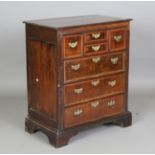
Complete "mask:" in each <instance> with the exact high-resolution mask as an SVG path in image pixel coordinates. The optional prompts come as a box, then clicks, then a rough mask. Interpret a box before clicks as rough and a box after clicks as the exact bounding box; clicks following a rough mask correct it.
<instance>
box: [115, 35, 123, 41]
mask: <svg viewBox="0 0 155 155" xmlns="http://www.w3.org/2000/svg"><path fill="white" fill-rule="evenodd" d="M114 40H115V42H117V43H119V42H121V40H122V35H116V36H114Z"/></svg>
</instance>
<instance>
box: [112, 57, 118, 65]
mask: <svg viewBox="0 0 155 155" xmlns="http://www.w3.org/2000/svg"><path fill="white" fill-rule="evenodd" d="M110 61H111V63H112V64H113V65H116V64H117V63H118V57H114V58H111V59H110Z"/></svg>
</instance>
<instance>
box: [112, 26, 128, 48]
mask: <svg viewBox="0 0 155 155" xmlns="http://www.w3.org/2000/svg"><path fill="white" fill-rule="evenodd" d="M126 45H127V30H126V29H115V30H111V31H110V43H109V48H110V51H118V50H123V49H125V48H126Z"/></svg>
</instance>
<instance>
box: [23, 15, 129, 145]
mask: <svg viewBox="0 0 155 155" xmlns="http://www.w3.org/2000/svg"><path fill="white" fill-rule="evenodd" d="M130 20H131V19H121V18H114V17H105V16H99V15H92V16H81V17H65V18H55V19H45V20H34V21H26V22H24V23H25V24H26V50H27V80H28V82H27V83H28V84H27V86H28V116H27V118H26V121H25V126H26V131H28V132H29V133H34V132H36V131H38V130H41V131H42V132H44V133H45V134H46V135H47V136H48V138H49V141H50V143H51V144H53V145H54V146H55V147H60V146H63V145H66V144H67V142H68V141H69V139H70V138H71V137H72V136H73V135H75V134H76V133H78V132H79V131H81V130H83V129H85V128H89V127H93V126H97V125H101V124H109V123H114V124H118V125H121V126H124V127H126V126H129V125H131V113H130V112H129V111H128V107H127V100H128V68H129V67H128V66H129V64H128V62H129V24H130V23H129V22H130Z"/></svg>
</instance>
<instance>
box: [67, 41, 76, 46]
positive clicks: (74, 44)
mask: <svg viewBox="0 0 155 155" xmlns="http://www.w3.org/2000/svg"><path fill="white" fill-rule="evenodd" d="M68 45H69V47H70V48H75V47H77V45H78V42H77V41H75V42H69V43H68Z"/></svg>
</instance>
